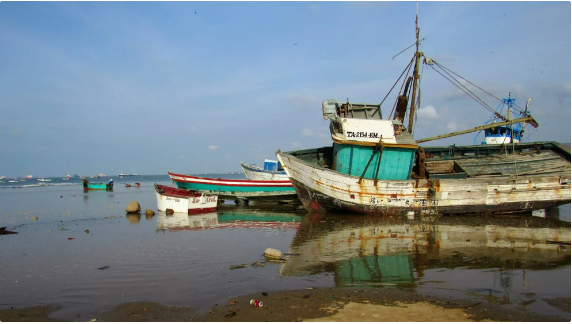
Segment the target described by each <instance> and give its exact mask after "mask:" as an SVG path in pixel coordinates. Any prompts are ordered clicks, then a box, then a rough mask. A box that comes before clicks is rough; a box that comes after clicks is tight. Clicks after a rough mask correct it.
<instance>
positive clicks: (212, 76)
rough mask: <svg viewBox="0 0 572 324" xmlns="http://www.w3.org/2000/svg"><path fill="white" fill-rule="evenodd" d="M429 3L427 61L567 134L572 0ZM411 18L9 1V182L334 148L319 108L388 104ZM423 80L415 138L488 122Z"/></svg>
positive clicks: (553, 136)
mask: <svg viewBox="0 0 572 324" xmlns="http://www.w3.org/2000/svg"><path fill="white" fill-rule="evenodd" d="M418 12H419V27H420V37H421V38H424V40H423V41H422V43H421V46H420V51H422V52H423V53H424V55H425V56H426V57H429V58H432V59H434V60H435V61H437V62H439V63H441V64H442V65H444V66H446V67H447V68H449V69H450V70H452V71H454V72H455V73H457V74H459V75H461V76H463V77H464V78H465V79H467V80H469V81H471V82H472V83H474V84H476V85H478V86H479V87H480V88H482V89H484V90H486V91H487V92H489V93H490V94H493V95H494V96H496V97H497V98H506V97H507V96H508V93H509V92H510V93H511V95H512V97H513V98H516V103H517V105H519V106H520V107H521V108H524V107H525V105H526V100H527V99H528V98H533V100H532V101H531V102H530V106H529V111H530V112H531V113H532V115H533V117H534V118H535V119H536V120H537V121H538V123H539V127H538V128H536V129H535V128H533V127H531V126H527V128H526V134H525V141H543V140H548V141H558V142H570V138H571V135H570V131H571V115H570V112H571V99H570V81H571V20H570V16H571V4H570V2H569V1H565V2H549V1H543V2H519V1H510V2H447V1H445V2H429V1H420V2H419V3H418ZM415 13H416V6H415V2H399V1H398V2H303V1H299V2H298V1H297V2H5V1H3V2H0V49H1V50H0V152H2V153H1V154H2V158H1V159H0V175H4V176H6V177H16V176H25V175H28V174H32V175H33V176H37V177H56V176H62V175H66V174H79V175H91V174H100V173H103V174H107V175H117V174H119V173H137V174H166V173H167V171H171V172H178V173H187V174H197V173H218V172H230V171H235V172H236V171H240V170H241V168H240V162H245V163H251V164H257V165H259V166H261V165H262V164H263V161H264V159H274V160H275V159H276V155H275V152H276V151H277V150H278V149H280V150H282V151H291V150H297V149H308V148H315V147H321V146H330V145H331V144H332V140H331V136H330V133H329V129H328V127H329V121H328V120H324V119H323V117H322V110H321V104H322V101H323V100H324V99H339V100H341V101H346V100H349V101H350V102H366V103H377V104H379V103H380V102H381V101H382V100H383V98H384V97H385V96H386V94H387V93H388V91H389V89H390V88H391V86H392V85H393V84H394V83H395V81H396V80H397V78H398V77H399V75H400V74H401V72H402V71H403V70H404V69H405V67H406V66H407V64H408V63H409V61H410V60H411V58H412V57H413V54H414V48H410V49H408V50H406V51H404V52H403V53H401V54H399V55H398V56H396V57H395V58H394V56H395V55H396V54H398V53H400V52H401V51H403V50H404V49H406V48H407V47H409V46H410V45H412V44H414V42H415ZM421 75H422V79H421V105H420V109H419V111H418V117H417V121H416V124H415V130H414V137H415V138H416V139H420V138H425V137H430V136H435V135H440V134H443V133H448V132H452V131H457V130H463V129H468V128H472V127H476V126H480V125H483V124H484V123H485V122H487V121H488V120H489V118H490V117H491V112H490V111H488V110H486V109H485V108H484V107H482V106H481V105H479V104H478V103H477V102H476V101H475V100H473V99H471V98H469V97H468V96H466V95H463V96H461V93H460V91H459V89H458V88H456V87H455V86H454V85H452V84H451V83H450V82H448V81H447V80H445V79H444V78H443V77H442V76H441V75H439V74H438V73H436V72H435V71H434V70H433V69H432V68H429V67H424V68H422V70H421ZM475 93H476V94H477V95H478V96H479V97H480V98H482V99H483V100H485V102H487V104H488V105H489V106H491V107H492V108H497V107H498V105H499V103H498V101H497V100H496V99H494V98H493V97H491V96H489V95H487V94H484V93H483V92H475ZM396 95H397V94H393V93H392V94H391V95H390V96H389V97H388V99H387V100H386V102H384V104H383V105H382V114H383V117H384V118H387V117H389V114H390V111H391V109H392V107H393V102H394V100H395V98H396ZM491 99H492V100H491ZM475 136H476V134H475V133H472V134H467V135H462V136H457V137H454V138H448V139H443V140H439V141H433V142H428V143H424V145H425V146H430V145H451V144H453V143H454V144H457V145H469V144H473V143H474V141H475ZM480 141H482V134H481V138H480V139H477V143H480Z"/></svg>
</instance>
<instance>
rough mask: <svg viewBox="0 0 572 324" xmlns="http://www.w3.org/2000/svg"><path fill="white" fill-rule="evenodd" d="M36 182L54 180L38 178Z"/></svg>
mask: <svg viewBox="0 0 572 324" xmlns="http://www.w3.org/2000/svg"><path fill="white" fill-rule="evenodd" d="M36 180H37V181H40V182H49V181H52V179H46V178H36Z"/></svg>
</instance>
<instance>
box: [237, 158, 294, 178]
mask: <svg viewBox="0 0 572 324" xmlns="http://www.w3.org/2000/svg"><path fill="white" fill-rule="evenodd" d="M240 166H242V170H243V171H244V175H246V178H247V179H248V180H287V181H289V180H288V175H287V174H286V171H284V168H282V165H281V164H280V163H279V162H278V161H274V160H268V159H266V160H264V168H261V167H259V166H256V165H252V164H246V163H242V162H240Z"/></svg>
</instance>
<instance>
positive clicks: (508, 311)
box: [0, 287, 570, 322]
mask: <svg viewBox="0 0 572 324" xmlns="http://www.w3.org/2000/svg"><path fill="white" fill-rule="evenodd" d="M251 299H256V300H261V301H263V306H262V307H254V306H252V305H250V300H251ZM544 302H547V303H549V304H550V305H551V306H552V307H556V308H558V309H560V310H562V311H563V312H566V313H568V314H570V298H557V299H553V300H544ZM58 309H60V306H58V305H40V306H34V307H27V308H17V309H6V310H0V321H7V322H17V321H26V322H34V321H42V322H47V321H74V320H73V319H60V318H57V317H51V314H52V313H54V312H56V311H57V310H58ZM78 317H79V315H78ZM91 320H92V321H103V322H126V321H136V322H146V321H153V322H169V321H175V322H182V321H193V322H264V321H270V322H301V321H318V322H347V321H359V322H368V321H375V322H433V321H438V322H442V321H445V322H453V321H462V322H468V321H495V322H497V321H511V322H519V321H524V322H560V321H570V318H569V317H568V319H566V318H562V317H556V316H549V315H543V314H537V313H533V312H530V311H529V310H527V309H526V308H525V305H519V306H514V305H504V306H503V305H500V304H496V303H491V302H488V301H486V300H484V299H482V298H466V299H453V298H444V297H437V296H427V295H420V294H418V293H416V292H415V291H414V290H412V289H395V288H363V289H361V288H360V289H356V288H348V287H343V288H320V289H317V288H314V289H298V290H292V291H278V292H268V293H267V292H258V293H253V294H248V295H243V296H238V297H233V298H228V300H227V301H226V303H224V304H215V305H213V306H212V307H210V308H209V309H208V310H207V311H204V312H198V311H197V309H196V308H193V307H190V306H168V305H163V304H160V303H155V302H149V301H144V302H131V303H124V304H121V305H117V306H115V307H113V308H112V309H109V310H106V311H104V312H101V313H99V314H94V316H93V317H92V319H91Z"/></svg>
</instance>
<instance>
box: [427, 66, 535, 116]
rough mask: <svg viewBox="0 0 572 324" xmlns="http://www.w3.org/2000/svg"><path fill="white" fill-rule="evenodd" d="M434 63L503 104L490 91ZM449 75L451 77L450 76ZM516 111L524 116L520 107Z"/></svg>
mask: <svg viewBox="0 0 572 324" xmlns="http://www.w3.org/2000/svg"><path fill="white" fill-rule="evenodd" d="M433 62H434V63H435V64H437V66H439V67H440V68H441V69H443V70H446V71H449V72H451V73H453V74H454V75H456V76H457V77H459V78H461V79H462V80H464V81H466V82H467V83H469V84H470V85H472V86H474V87H475V88H477V89H479V90H481V91H482V92H484V93H486V94H488V95H489V96H491V97H493V98H495V99H496V100H498V101H500V102H503V100H502V99H499V98H498V97H496V96H495V95H493V94H491V93H489V92H488V91H486V90H485V89H483V88H481V87H479V86H478V85H476V84H474V83H472V82H471V81H469V80H467V79H465V78H464V77H462V76H461V75H459V74H457V73H455V72H454V71H452V70H451V69H449V68H447V67H446V66H444V65H443V64H441V63H439V62H437V61H433ZM447 74H448V73H447ZM449 75H450V74H449ZM465 88H466V87H465ZM514 106H516V107H518V106H517V105H516V104H514ZM515 110H517V111H518V112H519V113H520V114H521V115H523V116H524V111H523V110H522V108H520V107H518V108H515Z"/></svg>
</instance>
